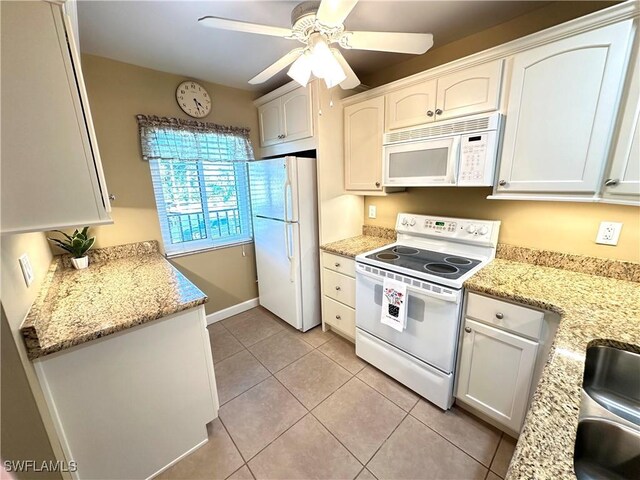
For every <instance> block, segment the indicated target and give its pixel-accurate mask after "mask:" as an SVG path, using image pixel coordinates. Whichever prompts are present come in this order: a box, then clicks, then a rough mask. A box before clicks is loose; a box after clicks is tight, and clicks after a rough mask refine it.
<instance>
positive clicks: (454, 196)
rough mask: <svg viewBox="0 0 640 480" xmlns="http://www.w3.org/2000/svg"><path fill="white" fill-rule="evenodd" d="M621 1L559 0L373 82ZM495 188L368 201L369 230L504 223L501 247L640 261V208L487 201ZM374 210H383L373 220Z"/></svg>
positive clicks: (426, 191) (416, 191)
mask: <svg viewBox="0 0 640 480" xmlns="http://www.w3.org/2000/svg"><path fill="white" fill-rule="evenodd" d="M613 3H617V2H554V3H551V4H549V5H546V6H544V7H542V8H540V9H537V10H534V11H533V12H530V13H528V14H526V15H523V16H521V17H517V18H515V19H513V20H510V21H508V22H506V23H503V24H501V25H498V26H496V27H493V28H490V29H488V30H485V31H483V32H480V33H477V34H475V35H471V36H469V37H466V38H463V39H461V40H458V41H456V42H452V43H450V44H447V45H444V46H442V47H440V48H436V49H434V50H432V51H429V52H427V53H426V54H424V55H421V56H419V57H414V58H412V59H410V60H407V61H405V62H403V63H400V64H398V65H395V66H393V67H391V68H388V69H386V70H383V71H380V72H378V73H376V74H375V75H372V76H370V77H368V78H365V79H364V81H365V83H367V84H369V85H372V86H378V85H381V84H384V83H388V82H391V81H394V80H397V79H399V78H403V77H406V76H408V75H412V74H414V73H418V72H420V71H423V70H427V69H429V68H432V67H435V66H437V65H441V64H444V63H447V62H450V61H452V60H456V59H458V58H462V57H464V56H466V55H470V54H472V53H476V52H479V51H482V50H486V49H488V48H491V47H494V46H496V45H500V44H502V43H505V42H508V41H510V40H513V39H516V38H519V37H522V36H525V35H528V34H530V33H533V32H536V31H539V30H542V29H545V28H548V27H550V26H553V25H556V24H559V23H562V22H565V21H568V20H570V19H572V18H576V17H579V16H582V15H586V14H587V13H590V12H592V11H595V10H599V9H601V8H604V7H606V6H609V5H611V4H613ZM490 193H491V189H488V188H411V189H408V190H407V192H404V193H395V194H392V195H389V196H388V197H367V198H366V199H365V219H364V222H365V224H367V225H381V226H386V227H393V226H394V225H395V218H396V215H397V214H398V213H399V212H412V213H420V214H432V215H445V216H452V217H467V218H478V219H495V220H501V221H502V227H501V229H500V242H502V243H508V244H513V245H521V246H526V247H533V248H544V249H549V250H556V251H561V252H570V253H580V254H585V255H592V256H597V257H606V258H616V259H622V260H631V261H635V262H638V261H640V211H639V209H638V208H637V207H629V206H616V205H604V204H589V203H564V202H525V201H507V200H487V199H486V197H487V195H489V194H490ZM369 205H375V206H376V207H377V208H378V215H377V218H376V219H369V218H367V215H366V212H368V207H369ZM603 220H607V221H616V222H623V223H624V226H623V228H622V234H621V236H620V242H619V244H618V245H617V246H615V247H612V246H607V245H597V244H596V243H595V238H596V233H597V231H598V226H599V223H600V222H601V221H603Z"/></svg>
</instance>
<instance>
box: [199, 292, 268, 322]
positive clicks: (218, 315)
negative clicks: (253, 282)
mask: <svg viewBox="0 0 640 480" xmlns="http://www.w3.org/2000/svg"><path fill="white" fill-rule="evenodd" d="M259 304H260V303H259V302H258V299H257V298H252V299H251V300H247V301H246V302H242V303H238V304H236V305H232V306H230V307H228V308H225V309H223V310H218V311H217V312H213V313H210V314H209V315H207V325H211V324H212V323H216V322H219V321H220V320H224V319H225V318H229V317H233V316H234V315H237V314H239V313H242V312H246V311H247V310H251V309H252V308H255V307H257V306H258V305H259Z"/></svg>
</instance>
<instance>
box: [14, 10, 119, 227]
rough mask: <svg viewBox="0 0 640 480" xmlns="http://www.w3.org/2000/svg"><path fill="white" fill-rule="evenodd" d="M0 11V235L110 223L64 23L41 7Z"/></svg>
mask: <svg viewBox="0 0 640 480" xmlns="http://www.w3.org/2000/svg"><path fill="white" fill-rule="evenodd" d="M1 9H2V14H1V18H2V28H1V32H2V185H1V192H2V201H1V203H2V233H10V232H27V231H43V230H50V229H53V228H64V227H70V226H81V225H96V224H101V223H110V222H111V220H110V218H109V215H108V211H109V210H110V206H109V200H108V193H107V190H106V185H105V182H104V177H103V174H102V166H101V163H100V156H99V154H98V144H97V142H96V139H95V135H94V132H93V125H92V121H91V114H90V111H89V103H88V99H87V96H86V91H85V87H84V83H83V79H82V71H81V68H80V61H79V55H78V53H77V50H76V45H75V43H74V41H73V38H74V37H73V31H72V29H71V26H70V23H69V20H68V17H65V16H64V15H63V12H62V9H61V6H60V5H57V4H53V3H48V2H41V1H38V2H2V3H1ZM67 37H68V38H69V41H67Z"/></svg>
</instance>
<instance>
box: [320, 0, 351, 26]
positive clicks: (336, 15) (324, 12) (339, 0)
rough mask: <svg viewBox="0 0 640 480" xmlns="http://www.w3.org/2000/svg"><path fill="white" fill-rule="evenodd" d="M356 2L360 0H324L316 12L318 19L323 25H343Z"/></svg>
mask: <svg viewBox="0 0 640 480" xmlns="http://www.w3.org/2000/svg"><path fill="white" fill-rule="evenodd" d="M356 3H358V0H322V2H320V7H319V8H318V13H316V20H317V21H318V22H320V23H322V24H323V25H329V26H338V25H342V23H343V22H344V19H345V18H347V16H348V15H349V14H350V13H351V10H353V7H355V6H356Z"/></svg>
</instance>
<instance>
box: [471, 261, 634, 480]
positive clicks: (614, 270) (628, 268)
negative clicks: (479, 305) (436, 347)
mask: <svg viewBox="0 0 640 480" xmlns="http://www.w3.org/2000/svg"><path fill="white" fill-rule="evenodd" d="M520 250H522V249H520ZM498 253H499V254H500V249H499V251H498ZM502 253H503V254H504V255H505V256H511V258H517V259H518V260H523V258H520V257H521V256H520V255H517V253H518V252H515V253H516V255H512V254H513V253H514V252H504V251H503V252H502ZM538 254H539V252H538V253H536V254H535V255H538ZM535 255H534V256H535ZM525 256H526V255H525ZM551 256H552V255H551ZM542 257H544V261H545V262H547V263H549V262H552V261H553V259H552V258H551V259H550V256H549V255H542V254H541V258H542ZM571 257H575V256H571ZM582 258H583V260H582V261H581V262H575V261H574V260H575V258H570V259H569V260H570V263H569V264H567V266H568V267H569V268H572V269H579V268H578V265H579V266H580V268H582V269H583V271H590V269H591V270H592V267H593V263H594V262H602V260H600V259H593V261H589V257H582ZM565 260H566V259H565ZM555 264H556V265H557V266H560V267H564V264H565V262H564V261H563V260H562V259H561V257H557V258H556V263H555ZM621 272H622V273H621ZM639 272H640V265H638V264H632V263H630V262H615V261H612V262H610V263H609V267H608V268H606V269H604V270H603V272H602V273H603V274H604V275H610V277H621V276H623V275H622V274H623V273H624V274H625V275H626V276H627V278H631V279H637V278H638V273H639ZM610 277H609V278H607V277H605V276H596V275H592V274H589V273H583V272H580V271H570V270H564V269H560V268H551V267H547V266H541V265H535V264H530V263H522V262H518V261H513V260H508V259H504V258H496V259H495V260H494V261H493V262H491V263H490V264H489V265H487V266H486V267H485V268H483V269H482V270H480V272H478V273H477V274H476V275H474V276H473V277H472V278H470V279H469V280H467V281H466V282H465V287H466V288H467V289H468V290H470V291H474V292H479V293H486V294H489V295H494V296H496V297H502V298H505V299H508V300H513V301H515V302H518V303H522V304H526V305H531V306H534V307H538V308H541V309H544V310H549V311H552V312H556V313H558V314H559V315H560V317H561V319H560V323H559V326H558V331H557V334H556V337H555V341H554V344H553V346H552V348H551V351H550V353H549V359H548V360H547V364H546V365H545V368H544V371H543V374H542V377H541V379H540V382H539V384H538V386H537V389H536V391H535V394H534V396H533V400H532V403H531V407H530V409H529V411H528V413H527V416H526V420H525V424H524V427H523V430H522V433H521V434H520V438H519V440H518V444H517V446H516V450H515V453H514V456H513V459H512V461H511V466H510V468H509V472H508V474H507V478H508V479H516V478H518V479H519V478H575V472H574V468H573V451H574V443H575V437H576V429H577V425H578V413H579V408H580V400H581V391H582V377H583V371H584V362H585V352H586V348H587V346H588V345H590V344H595V343H599V344H613V345H617V346H622V347H624V348H625V349H628V350H633V351H638V352H640V301H639V300H640V283H636V282H632V281H628V280H622V279H620V278H610Z"/></svg>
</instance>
